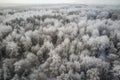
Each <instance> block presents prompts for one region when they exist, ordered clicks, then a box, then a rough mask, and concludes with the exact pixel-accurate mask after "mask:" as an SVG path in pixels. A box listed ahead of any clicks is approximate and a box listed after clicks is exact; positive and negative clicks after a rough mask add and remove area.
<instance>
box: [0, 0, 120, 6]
mask: <svg viewBox="0 0 120 80" xmlns="http://www.w3.org/2000/svg"><path fill="white" fill-rule="evenodd" d="M65 3H67V4H68V3H69V4H96V5H98V4H104V5H120V0H0V7H10V6H23V5H31V4H32V5H36V4H65Z"/></svg>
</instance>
